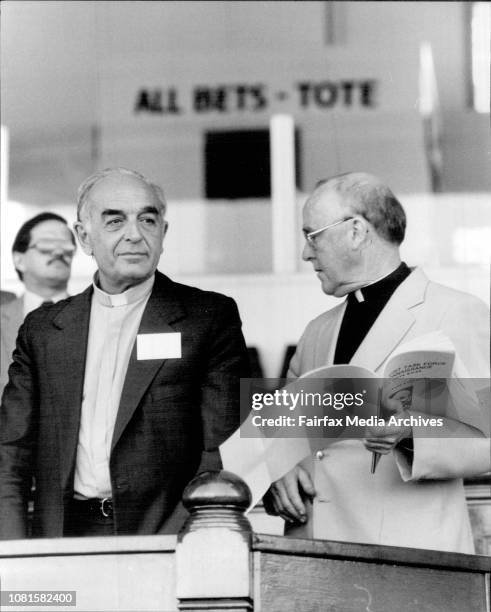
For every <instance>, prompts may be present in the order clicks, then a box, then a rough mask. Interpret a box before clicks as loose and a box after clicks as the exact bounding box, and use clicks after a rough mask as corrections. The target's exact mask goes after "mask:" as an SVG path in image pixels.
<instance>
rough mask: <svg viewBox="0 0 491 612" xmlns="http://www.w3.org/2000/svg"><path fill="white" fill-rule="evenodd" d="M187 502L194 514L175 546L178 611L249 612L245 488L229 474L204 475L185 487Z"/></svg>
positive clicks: (247, 501) (248, 498) (247, 497)
mask: <svg viewBox="0 0 491 612" xmlns="http://www.w3.org/2000/svg"><path fill="white" fill-rule="evenodd" d="M183 503H184V506H185V507H186V508H187V510H188V511H189V513H190V514H189V517H188V520H187V521H186V523H185V524H184V526H183V528H182V530H181V532H180V533H179V535H178V540H177V547H176V572H177V576H176V595H177V599H178V605H179V610H187V611H189V612H198V611H201V610H207V611H208V612H214V611H215V612H218V611H219V610H220V611H221V612H223V611H224V610H234V612H247V611H251V610H252V609H253V603H252V584H251V575H252V571H251V566H250V563H251V554H250V548H251V533H252V530H251V525H250V523H249V521H248V519H247V518H246V517H245V516H244V512H245V510H246V509H247V508H248V506H249V504H250V503H251V494H250V491H249V489H248V487H247V485H246V484H245V483H244V481H243V480H241V479H240V478H239V477H238V476H235V474H232V473H231V472H226V471H222V472H205V473H203V474H200V475H199V476H197V477H196V478H195V479H194V480H193V481H192V482H191V483H190V484H189V485H188V486H187V487H186V489H185V491H184V494H183Z"/></svg>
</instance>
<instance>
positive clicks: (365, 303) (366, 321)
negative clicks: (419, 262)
mask: <svg viewBox="0 0 491 612" xmlns="http://www.w3.org/2000/svg"><path fill="white" fill-rule="evenodd" d="M409 274H411V270H410V269H409V268H408V267H407V265H406V264H405V263H404V262H402V263H401V265H400V266H399V267H398V268H397V269H396V270H394V272H392V273H391V274H389V275H388V276H385V277H384V278H382V279H380V280H379V281H377V282H376V283H373V284H372V285H367V286H366V287H362V288H361V289H358V290H357V291H356V292H355V291H353V292H352V293H349V294H348V304H347V306H346V310H345V311H344V316H343V320H342V322H341V328H340V330H339V336H338V341H337V344H336V352H335V354H334V363H349V362H350V360H351V358H352V357H353V355H354V354H355V353H356V350H357V349H358V347H359V346H360V344H361V343H362V340H363V338H364V337H365V336H366V335H367V333H368V332H369V330H370V328H371V327H372V325H373V324H374V323H375V320H376V319H377V317H378V316H379V314H380V313H381V312H382V309H383V308H384V306H385V305H386V304H387V302H388V301H389V298H390V296H391V295H392V294H393V293H394V291H395V290H396V289H397V287H398V286H399V285H400V284H401V283H402V281H403V280H404V279H405V278H407V277H408V276H409ZM360 292H361V295H362V296H363V300H362V301H359V300H358V298H357V297H356V293H358V294H360ZM360 299H361V298H360Z"/></svg>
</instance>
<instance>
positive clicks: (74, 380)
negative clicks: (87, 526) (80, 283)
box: [50, 287, 92, 486]
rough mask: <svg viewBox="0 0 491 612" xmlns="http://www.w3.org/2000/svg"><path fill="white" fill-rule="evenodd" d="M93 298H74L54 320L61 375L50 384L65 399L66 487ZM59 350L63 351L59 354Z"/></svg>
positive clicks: (61, 407)
mask: <svg viewBox="0 0 491 612" xmlns="http://www.w3.org/2000/svg"><path fill="white" fill-rule="evenodd" d="M91 298H92V287H89V288H88V289H86V290H85V291H84V292H83V293H81V294H80V295H77V296H75V297H73V298H72V300H71V301H70V302H69V303H68V304H67V305H66V306H65V308H64V309H63V310H62V311H61V312H60V313H59V314H58V315H57V316H56V317H55V319H54V320H53V325H54V326H55V327H56V328H57V329H58V330H59V333H60V334H61V337H60V339H59V340H58V341H56V340H55V343H54V345H53V347H52V348H53V354H52V356H51V358H52V360H53V366H54V371H56V372H57V375H56V376H53V377H52V379H51V381H50V382H51V384H52V385H53V387H54V388H55V389H54V390H55V393H56V395H58V396H61V397H64V398H65V399H64V402H63V403H60V404H58V405H57V406H56V410H57V411H58V415H59V419H58V423H59V443H60V449H61V453H60V456H61V458H62V461H61V472H62V483H63V486H65V484H66V482H67V480H68V478H69V476H70V473H71V470H72V467H73V463H74V461H75V455H76V451H77V443H78V432H79V425H80V410H81V406H82V396H83V385H84V375H85V356H86V353H87V341H88V334H89V321H90V306H91ZM58 347H59V350H56V349H57V348H58Z"/></svg>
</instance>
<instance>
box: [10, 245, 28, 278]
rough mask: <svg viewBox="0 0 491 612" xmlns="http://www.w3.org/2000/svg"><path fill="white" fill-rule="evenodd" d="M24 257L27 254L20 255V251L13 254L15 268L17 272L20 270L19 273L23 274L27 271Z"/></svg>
mask: <svg viewBox="0 0 491 612" xmlns="http://www.w3.org/2000/svg"><path fill="white" fill-rule="evenodd" d="M24 257H25V253H20V252H19V251H14V252H13V253H12V259H13V260H14V268H15V269H16V270H19V272H22V274H24V272H25V271H26V265H25V262H24Z"/></svg>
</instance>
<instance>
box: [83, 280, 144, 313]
mask: <svg viewBox="0 0 491 612" xmlns="http://www.w3.org/2000/svg"><path fill="white" fill-rule="evenodd" d="M154 281H155V275H154V274H152V276H151V277H150V278H147V280H145V281H143V282H142V283H140V284H138V285H135V286H134V287H130V288H129V289H126V291H123V293H106V292H105V291H103V290H102V289H100V288H99V287H98V286H97V282H98V275H97V272H96V273H95V274H94V281H93V284H92V286H93V287H94V298H95V299H96V300H97V302H98V303H99V304H101V306H106V307H107V308H115V307H117V306H128V305H129V304H134V303H135V302H139V301H140V300H143V299H145V298H146V297H148V296H149V294H150V292H151V291H152V287H153V283H154Z"/></svg>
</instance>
